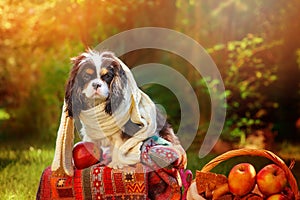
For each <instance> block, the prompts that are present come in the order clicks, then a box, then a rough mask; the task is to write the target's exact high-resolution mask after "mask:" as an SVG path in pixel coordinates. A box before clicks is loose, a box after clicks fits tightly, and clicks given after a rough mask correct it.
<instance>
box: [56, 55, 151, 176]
mask: <svg viewBox="0 0 300 200" xmlns="http://www.w3.org/2000/svg"><path fill="white" fill-rule="evenodd" d="M115 59H117V60H118V61H119V63H120V64H121V66H122V68H123V70H124V71H125V74H126V76H127V86H126V88H124V92H123V94H124V100H123V101H122V103H121V104H120V105H119V106H118V108H117V109H116V110H113V114H112V115H109V114H107V113H105V112H104V106H105V105H104V104H100V105H98V106H96V107H94V108H91V109H89V110H85V111H82V112H81V113H80V115H79V118H80V120H81V121H82V123H83V130H84V131H85V132H86V133H88V137H89V138H91V139H92V140H102V139H103V140H105V139H106V138H107V137H109V136H111V135H113V134H119V133H120V132H121V129H122V128H123V127H124V125H125V123H126V122H127V121H128V120H129V119H130V120H131V121H132V122H133V123H136V124H139V125H141V129H140V130H139V131H138V132H136V133H135V134H134V135H133V137H131V138H129V139H128V140H126V141H125V142H124V143H123V144H122V145H121V147H120V149H119V152H120V154H119V160H121V161H122V162H123V161H124V163H130V164H135V163H137V162H139V158H140V153H141V152H140V147H141V145H142V143H143V141H144V140H145V139H147V138H148V137H151V136H153V135H154V134H155V131H156V108H155V104H154V103H153V102H152V100H151V99H150V98H149V97H148V96H147V95H146V94H145V93H144V92H142V91H141V90H140V89H139V88H138V87H137V84H136V82H135V80H134V77H133V75H132V73H131V71H130V70H129V68H128V67H127V66H126V65H125V64H124V63H123V62H122V61H121V60H119V59H118V58H115ZM65 108H66V105H65V104H64V106H63V111H62V117H61V122H60V126H59V129H58V132H57V139H56V147H55V155H54V159H53V162H52V166H51V169H52V171H57V170H59V169H60V170H63V172H64V173H66V174H67V175H70V176H72V175H73V173H74V171H73V165H72V148H73V140H74V121H73V119H72V118H70V117H68V116H67V112H66V109H65ZM137 158H138V159H137Z"/></svg>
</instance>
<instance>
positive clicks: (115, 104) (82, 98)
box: [65, 50, 179, 168]
mask: <svg viewBox="0 0 300 200" xmlns="http://www.w3.org/2000/svg"><path fill="white" fill-rule="evenodd" d="M72 63H73V68H72V70H71V72H70V75H69V79H68V81H67V85H66V90H65V104H66V107H65V109H66V110H65V111H66V112H67V114H68V117H71V118H74V119H75V120H76V119H77V120H79V121H80V122H81V123H80V124H81V127H82V129H81V131H80V132H81V134H82V136H83V138H82V140H83V141H92V142H95V143H96V144H97V145H99V146H100V147H101V148H106V147H108V148H109V149H110V152H111V157H112V158H111V162H110V164H109V166H110V167H113V168H122V167H123V166H126V165H130V164H134V162H137V159H136V160H134V161H131V160H130V159H123V161H121V160H120V159H119V157H118V154H119V151H120V148H122V145H123V144H125V143H126V141H127V140H130V139H131V138H134V137H135V134H136V133H137V132H139V131H140V130H142V129H143V126H144V125H143V124H142V123H140V122H138V121H136V120H133V118H132V117H131V115H133V114H132V113H129V114H124V116H119V115H120V113H122V111H126V112H127V111H128V112H133V111H132V110H133V108H132V107H134V106H135V105H134V104H136V102H135V103H132V105H127V104H128V102H130V98H133V97H132V95H135V94H130V95H128V94H127V93H128V92H129V91H130V90H129V89H128V88H130V87H131V85H130V84H132V83H131V82H130V80H131V79H132V78H131V77H128V73H127V72H126V70H125V69H124V67H123V66H124V63H122V62H121V60H119V59H118V58H117V57H116V56H115V55H114V54H113V53H112V52H108V51H103V52H99V51H95V50H88V51H86V52H84V53H82V54H81V55H79V56H78V57H75V58H73V59H72ZM122 64H123V65H122ZM134 84H136V83H135V82H134ZM139 91H140V90H139ZM143 94H144V93H143ZM147 98H149V97H148V96H147ZM153 105H155V104H153ZM94 108H97V111H96V112H94V111H93V112H92V113H91V112H89V111H90V110H93V109H94ZM155 110H156V111H155V112H154V113H155V115H156V116H154V117H153V118H154V119H155V134H156V135H158V136H160V137H162V138H164V139H165V140H167V141H169V142H171V143H172V144H174V145H179V140H178V138H177V137H176V136H175V134H174V132H173V129H172V128H171V126H170V125H169V123H167V122H166V120H165V118H164V116H163V115H162V114H161V113H160V112H159V110H158V109H155ZM134 114H136V112H135V113H134ZM102 115H103V116H104V117H103V119H102V120H101V119H99V118H101V117H100V116H102ZM94 116H95V117H94ZM111 117H113V120H112V119H111ZM89 118H93V119H94V121H93V120H90V119H89ZM124 119H125V120H126V121H124ZM141 119H142V121H143V116H142V117H141ZM110 120H112V121H114V122H115V124H117V125H118V126H114V125H111V126H112V127H110V125H109V124H108V125H105V126H103V127H102V123H107V121H110ZM122 120H123V121H124V122H121V121H122ZM119 121H120V122H119ZM96 124H97V125H96ZM98 124H99V125H98ZM145 124H147V123H145ZM98 126H99V127H100V129H101V128H103V129H105V130H108V131H107V132H109V133H104V134H103V133H102V132H101V131H99V130H98V128H99V127H98ZM97 127H98V128H97ZM115 127H118V128H119V129H118V130H117V131H116V129H115ZM103 132H105V131H103ZM144 139H145V138H144ZM121 150H122V149H121ZM128 150H131V149H130V148H128ZM125 154H126V152H125ZM138 159H139V158H138Z"/></svg>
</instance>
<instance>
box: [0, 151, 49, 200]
mask: <svg viewBox="0 0 300 200" xmlns="http://www.w3.org/2000/svg"><path fill="white" fill-rule="evenodd" d="M17 148H18V146H13V147H9V146H6V147H1V151H0V185H1V187H0V188H1V189H0V199H1V200H12V199H16V200H23V199H24V200H31V199H35V195H36V192H37V189H38V185H39V180H40V176H41V174H42V171H43V170H44V169H45V168H46V167H47V166H49V165H50V164H51V161H52V158H53V154H54V149H50V150H49V149H47V148H42V149H39V148H34V147H32V146H29V147H27V148H24V147H22V149H17Z"/></svg>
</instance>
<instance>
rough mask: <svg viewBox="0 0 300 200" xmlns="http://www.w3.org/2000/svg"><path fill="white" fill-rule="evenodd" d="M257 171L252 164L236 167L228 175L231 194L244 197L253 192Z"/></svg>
mask: <svg viewBox="0 0 300 200" xmlns="http://www.w3.org/2000/svg"><path fill="white" fill-rule="evenodd" d="M255 176H256V171H255V168H254V167H253V165H251V164H250V163H240V164H237V165H235V166H234V167H233V168H232V169H231V170H230V172H229V175H228V186H229V190H230V192H231V193H233V194H235V195H237V196H243V195H245V194H247V193H249V192H251V191H252V190H253V188H254V186H255Z"/></svg>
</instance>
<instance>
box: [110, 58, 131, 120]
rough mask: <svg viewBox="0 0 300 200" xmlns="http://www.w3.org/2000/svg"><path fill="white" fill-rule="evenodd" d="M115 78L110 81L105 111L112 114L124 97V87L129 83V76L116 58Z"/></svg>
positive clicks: (113, 64) (114, 62)
mask: <svg viewBox="0 0 300 200" xmlns="http://www.w3.org/2000/svg"><path fill="white" fill-rule="evenodd" d="M111 64H112V66H113V70H114V78H113V80H112V81H111V83H110V95H109V97H108V98H107V100H106V106H105V112H106V113H108V114H110V115H111V114H112V113H113V112H114V110H116V109H117V108H118V107H119V105H120V104H121V102H122V100H123V99H124V93H123V92H124V89H125V87H126V85H127V77H126V74H125V71H124V70H123V69H122V67H121V65H120V64H119V62H117V61H116V60H114V61H113V62H112V63H111Z"/></svg>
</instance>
